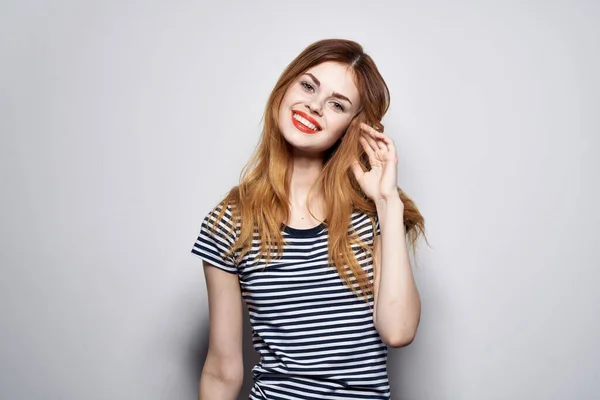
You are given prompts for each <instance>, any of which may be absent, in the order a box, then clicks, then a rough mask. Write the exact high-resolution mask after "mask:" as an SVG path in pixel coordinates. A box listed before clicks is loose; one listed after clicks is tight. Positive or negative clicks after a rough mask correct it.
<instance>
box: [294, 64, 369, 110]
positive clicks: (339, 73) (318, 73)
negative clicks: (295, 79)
mask: <svg viewBox="0 0 600 400" xmlns="http://www.w3.org/2000/svg"><path fill="white" fill-rule="evenodd" d="M306 72H310V73H311V74H313V75H314V76H315V77H316V78H317V79H318V80H319V81H320V82H321V88H322V89H324V90H326V91H328V92H337V93H341V94H343V95H344V96H346V97H348V98H349V99H350V100H351V101H352V103H353V104H357V102H358V100H359V98H360V95H359V92H358V89H357V88H356V84H355V83H354V71H353V70H352V68H350V67H349V66H348V65H345V64H340V63H336V62H332V61H327V62H324V63H321V64H318V65H315V66H314V67H312V68H309V69H308V70H307V71H306Z"/></svg>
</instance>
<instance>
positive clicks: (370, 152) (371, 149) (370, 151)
mask: <svg viewBox="0 0 600 400" xmlns="http://www.w3.org/2000/svg"><path fill="white" fill-rule="evenodd" d="M358 140H359V141H360V144H362V147H363V149H365V153H367V156H368V157H369V164H371V166H373V165H376V163H377V157H376V155H375V151H377V150H378V147H377V146H376V145H374V144H372V143H370V142H369V141H368V140H367V137H366V136H365V135H362V136H361V137H360V138H358ZM371 140H372V139H371ZM372 141H373V140H372ZM373 142H374V141H373Z"/></svg>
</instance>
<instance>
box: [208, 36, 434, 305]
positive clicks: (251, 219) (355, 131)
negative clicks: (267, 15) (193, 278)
mask: <svg viewBox="0 0 600 400" xmlns="http://www.w3.org/2000/svg"><path fill="white" fill-rule="evenodd" d="M326 61H333V62H337V63H340V64H343V65H347V66H348V67H349V68H350V69H351V71H352V72H353V75H354V83H355V85H356V87H357V88H358V91H359V93H360V100H361V104H362V107H361V110H360V111H359V112H358V113H357V114H356V115H355V116H354V118H353V119H352V121H351V122H350V124H349V125H348V127H347V129H346V132H345V133H344V134H343V135H342V136H341V138H340V139H339V140H338V142H337V143H335V144H334V145H333V146H332V147H331V148H330V149H328V150H327V151H326V153H325V156H324V166H323V169H322V171H321V173H320V175H319V177H318V179H317V180H316V182H315V183H314V185H313V189H314V188H319V189H320V191H321V192H322V194H323V198H324V201H325V204H326V218H325V221H324V223H326V225H327V227H328V231H329V263H330V264H331V265H334V266H335V267H336V268H337V270H338V272H339V274H340V277H342V279H343V280H344V282H345V283H346V284H347V285H348V287H350V288H351V289H352V290H353V291H354V292H355V293H356V294H357V295H360V294H361V293H362V294H365V295H366V294H369V293H373V287H372V286H373V285H372V283H371V281H370V280H369V279H368V277H367V274H366V273H365V272H364V270H363V269H362V268H361V267H360V265H359V263H358V260H357V259H356V257H355V256H354V252H353V251H352V249H351V245H353V244H358V245H359V246H360V247H362V249H364V250H365V251H366V252H367V253H368V254H370V255H371V256H373V249H372V248H371V247H370V246H368V245H367V244H365V243H363V242H362V241H361V240H360V239H359V238H358V235H357V234H356V232H350V234H349V227H350V225H349V224H350V218H351V214H352V213H353V212H357V211H360V212H363V213H366V214H367V215H369V217H370V218H371V222H372V224H373V228H375V219H374V217H375V216H376V215H377V211H376V208H375V204H374V203H373V201H372V200H370V199H369V198H368V197H367V196H366V195H365V194H364V193H363V191H362V190H361V188H360V186H359V184H358V182H357V181H356V178H355V176H354V174H353V172H352V170H351V168H350V163H351V160H353V159H354V157H356V158H358V160H359V161H360V163H361V165H362V167H363V169H365V170H368V169H370V165H369V161H368V156H367V155H366V153H365V151H364V149H363V148H362V145H361V144H360V142H359V140H358V139H359V137H360V135H361V130H360V123H361V122H365V123H367V124H369V125H371V126H374V127H375V128H376V129H378V130H383V125H382V124H381V119H382V118H383V116H384V115H385V113H386V112H387V110H388V108H389V104H390V93H389V90H388V87H387V85H386V83H385V81H384V80H383V77H382V76H381V74H380V73H379V71H378V69H377V66H376V65H375V63H374V62H373V60H372V59H371V57H370V56H369V55H367V54H366V53H365V52H364V51H363V48H362V46H361V45H359V44H358V43H356V42H354V41H351V40H343V39H326V40H321V41H318V42H315V43H313V44H311V45H310V46H308V47H307V48H306V49H304V51H302V52H301V53H300V54H299V55H298V56H297V57H296V58H295V59H294V60H293V61H292V62H291V63H290V64H289V65H288V66H287V68H286V69H285V70H284V71H283V73H282V74H281V76H280V77H279V79H278V80H277V83H276V84H275V87H274V88H273V91H272V92H271V95H270V96H269V100H268V101H267V106H266V109H265V114H264V126H263V130H262V135H261V138H260V142H259V145H258V146H257V148H256V151H255V153H254V155H253V156H252V158H251V160H250V162H249V163H248V164H247V165H246V167H245V168H244V170H243V171H242V174H241V176H240V184H239V185H238V186H235V187H234V188H232V189H231V190H230V191H229V193H228V194H227V196H226V197H225V198H224V199H223V200H222V201H221V202H220V203H219V204H218V205H217V207H215V210H216V209H217V208H221V209H220V212H219V215H218V217H217V221H215V223H214V225H213V229H214V227H216V226H217V224H218V221H219V220H220V219H221V218H223V216H224V214H225V210H226V208H227V206H231V210H232V214H233V224H232V226H233V227H235V226H236V225H238V223H239V226H240V227H241V228H240V231H239V232H238V233H237V234H236V237H237V238H236V242H235V243H234V245H233V247H232V248H231V249H230V252H229V255H232V254H234V253H237V260H238V262H239V261H241V259H242V257H243V256H244V255H245V254H246V253H247V252H248V251H249V250H250V248H251V246H252V239H253V236H254V233H255V232H257V233H258V235H259V237H260V243H261V247H260V251H261V253H262V254H263V255H266V260H267V263H268V262H269V261H270V260H271V252H272V250H276V257H280V256H281V254H282V250H283V245H284V241H283V236H282V234H281V227H282V224H283V223H285V222H286V221H288V219H289V216H290V204H289V196H288V193H289V178H290V168H288V166H289V165H290V164H289V163H290V160H291V151H290V146H289V144H288V143H287V142H286V141H285V139H284V137H283V136H282V134H281V132H280V131H279V123H278V122H279V121H278V111H279V106H280V104H281V100H282V98H283V96H284V94H285V92H286V90H287V89H288V87H289V86H290V85H291V84H292V83H293V82H294V81H295V80H296V79H297V78H298V77H299V76H300V75H302V74H303V73H304V72H306V71H307V70H308V69H310V68H311V67H313V66H315V65H318V64H320V63H323V62H326ZM398 193H399V194H400V198H401V200H402V202H403V203H404V225H405V228H406V234H407V239H408V242H409V244H410V245H411V246H412V250H413V253H414V250H415V247H416V243H417V239H418V237H419V236H420V235H421V234H424V220H423V217H422V215H421V213H420V212H419V210H418V209H417V207H416V206H415V204H414V202H413V201H412V200H411V199H410V198H409V197H408V196H407V195H406V194H405V193H404V192H403V191H402V189H400V188H399V187H398ZM309 197H310V196H309ZM307 205H308V199H307ZM363 254H364V253H363ZM373 261H374V262H375V260H373ZM353 281H354V282H353ZM365 298H366V296H365Z"/></svg>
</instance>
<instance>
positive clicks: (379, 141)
mask: <svg viewBox="0 0 600 400" xmlns="http://www.w3.org/2000/svg"><path fill="white" fill-rule="evenodd" d="M360 127H361V129H362V130H363V132H362V135H361V137H360V139H359V140H360V143H361V144H362V146H363V148H364V149H365V152H366V153H367V155H368V157H369V164H371V170H370V171H366V172H365V171H363V169H362V167H361V166H360V163H359V162H358V160H357V159H355V160H354V161H353V162H352V171H353V172H354V176H356V180H357V181H358V184H359V185H360V187H361V189H362V190H363V192H365V194H366V195H367V196H368V197H369V198H370V199H371V200H373V201H374V202H378V201H379V200H388V199H390V198H394V197H395V198H396V199H397V198H398V190H397V185H398V155H397V154H396V146H394V142H393V140H392V139H391V138H390V137H389V136H387V135H386V134H385V133H382V132H379V131H377V130H376V129H375V128H372V127H370V126H369V125H367V124H365V123H361V124H360Z"/></svg>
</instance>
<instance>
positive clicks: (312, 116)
mask: <svg viewBox="0 0 600 400" xmlns="http://www.w3.org/2000/svg"><path fill="white" fill-rule="evenodd" d="M359 109H360V94H359V92H358V89H357V88H356V85H355V84H354V75H353V72H352V70H351V69H350V68H349V67H348V66H347V65H343V64H339V63H335V62H324V63H321V64H318V65H316V66H314V67H312V68H310V69H308V71H306V72H305V73H304V74H302V75H300V76H299V77H298V78H296V79H295V80H294V81H293V82H292V83H291V85H290V86H289V87H288V89H287V91H286V92H285V95H284V96H283V99H282V101H281V105H280V106H279V130H280V131H281V133H282V135H283V137H284V138H285V140H286V141H287V142H288V143H289V144H290V145H291V146H292V147H293V148H294V152H295V154H310V155H317V154H318V155H321V154H322V153H323V152H325V150H327V149H329V148H330V147H331V146H332V145H333V144H334V143H335V142H336V141H337V140H338V139H339V138H340V137H341V136H342V135H343V134H344V132H345V131H346V128H347V127H348V125H349V124H350V121H352V118H353V117H354V116H355V115H356V113H357V112H358V111H359Z"/></svg>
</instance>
